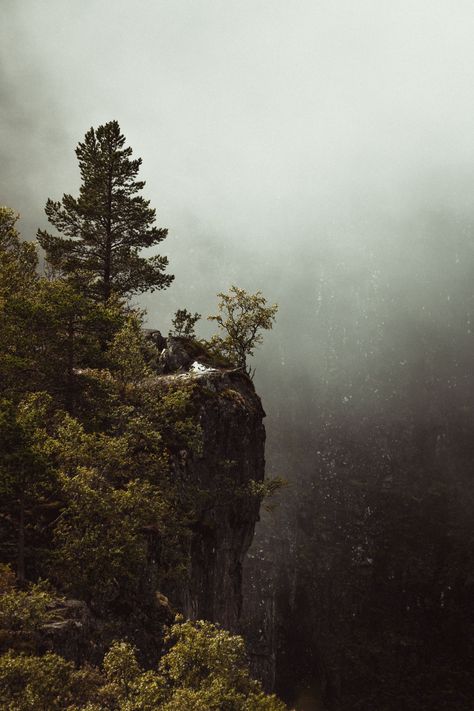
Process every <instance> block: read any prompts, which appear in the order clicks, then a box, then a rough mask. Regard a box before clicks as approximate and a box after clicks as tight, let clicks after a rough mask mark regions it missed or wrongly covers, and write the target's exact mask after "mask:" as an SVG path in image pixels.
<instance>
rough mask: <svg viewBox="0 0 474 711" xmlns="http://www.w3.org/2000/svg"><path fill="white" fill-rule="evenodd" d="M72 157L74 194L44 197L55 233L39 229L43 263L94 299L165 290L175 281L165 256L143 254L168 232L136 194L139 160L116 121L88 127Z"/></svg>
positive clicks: (148, 203)
mask: <svg viewBox="0 0 474 711" xmlns="http://www.w3.org/2000/svg"><path fill="white" fill-rule="evenodd" d="M76 155H77V159H78V161H79V168H80V173H81V180H82V182H81V186H80V190H79V197H77V198H75V197H73V196H72V195H69V194H64V195H63V197H62V200H61V201H54V200H51V199H48V201H47V203H46V208H45V212H46V216H47V217H48V220H49V222H50V223H51V224H52V225H53V226H54V227H55V228H56V229H57V230H58V231H59V232H60V233H61V234H60V235H53V234H50V233H49V232H47V231H45V230H38V240H39V243H40V245H41V246H42V247H43V249H44V250H45V252H46V258H47V261H48V262H49V264H50V265H51V266H52V267H53V269H55V270H57V271H58V272H59V273H60V274H62V275H64V276H67V277H68V278H70V279H72V280H73V281H74V283H76V284H79V285H80V287H81V289H82V290H84V291H86V293H88V294H90V295H92V296H93V297H94V298H95V299H96V300H98V301H108V299H110V297H111V296H112V294H115V295H117V296H119V297H127V296H130V295H131V294H134V293H140V292H143V291H148V290H149V291H153V290H155V289H164V288H166V287H168V286H169V285H170V284H171V282H172V280H173V276H172V275H169V274H165V270H166V267H167V265H168V259H167V258H166V257H164V256H160V255H154V256H148V257H144V256H141V250H142V249H144V248H149V247H154V246H155V245H157V244H159V243H160V242H162V241H163V240H164V239H165V237H166V235H167V232H168V231H167V230H166V229H164V228H158V227H156V226H155V224H154V223H155V221H156V211H155V210H154V209H153V208H151V207H150V201H149V200H145V198H144V197H143V196H142V195H140V194H139V193H140V192H141V191H142V189H143V188H144V186H145V182H144V181H143V180H138V178H137V176H138V172H139V170H140V166H141V164H142V159H141V158H135V159H132V157H131V156H132V149H131V148H130V147H126V146H125V137H124V136H123V134H122V133H121V130H120V126H119V124H118V122H117V121H109V122H108V123H106V124H104V125H103V126H99V127H98V128H97V129H94V128H90V129H89V131H87V133H86V135H85V137H84V140H83V142H81V143H79V144H78V146H77V148H76Z"/></svg>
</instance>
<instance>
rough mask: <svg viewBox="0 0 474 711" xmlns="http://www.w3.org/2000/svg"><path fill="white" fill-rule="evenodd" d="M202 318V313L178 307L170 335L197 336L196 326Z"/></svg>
mask: <svg viewBox="0 0 474 711" xmlns="http://www.w3.org/2000/svg"><path fill="white" fill-rule="evenodd" d="M200 318H201V314H198V313H194V314H192V313H191V312H190V311H188V310H187V309H178V310H177V311H176V313H175V315H174V318H173V320H172V321H171V323H172V324H173V328H172V330H171V331H170V336H185V337H186V338H195V337H196V333H195V331H194V327H195V325H196V324H197V322H198V321H199V319H200Z"/></svg>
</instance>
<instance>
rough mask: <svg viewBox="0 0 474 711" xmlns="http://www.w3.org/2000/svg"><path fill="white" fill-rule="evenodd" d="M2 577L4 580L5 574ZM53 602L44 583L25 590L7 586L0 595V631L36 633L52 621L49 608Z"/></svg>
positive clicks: (52, 597)
mask: <svg viewBox="0 0 474 711" xmlns="http://www.w3.org/2000/svg"><path fill="white" fill-rule="evenodd" d="M0 574H1V571H0ZM7 574H8V573H7ZM2 577H4V578H5V577H6V576H5V574H4V575H3V576H2ZM54 600H55V598H54V596H53V595H52V593H51V591H50V589H49V586H48V584H47V583H45V582H41V583H36V584H31V585H29V586H28V589H26V590H17V589H16V588H15V587H14V586H13V585H10V586H8V588H7V589H4V590H3V591H2V592H1V593H0V629H1V630H2V631H6V632H14V631H22V632H36V631H37V630H38V629H39V628H40V627H41V626H42V625H44V624H46V623H47V622H49V621H51V619H53V617H52V613H51V607H52V604H53V602H54Z"/></svg>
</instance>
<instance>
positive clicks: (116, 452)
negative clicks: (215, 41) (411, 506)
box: [0, 122, 284, 711]
mask: <svg viewBox="0 0 474 711" xmlns="http://www.w3.org/2000/svg"><path fill="white" fill-rule="evenodd" d="M77 154H78V157H79V161H80V165H81V173H82V178H83V183H82V186H81V190H80V195H79V198H78V199H77V200H76V199H74V198H72V197H71V196H67V195H65V196H64V197H63V200H62V203H53V202H51V201H48V205H47V208H46V211H47V214H48V216H49V217H50V220H51V222H52V224H53V225H55V226H56V227H57V228H58V229H59V230H60V231H61V232H62V233H63V235H64V237H54V236H52V235H48V234H47V233H45V232H40V233H39V234H40V242H41V243H42V245H43V246H44V247H45V249H46V251H47V257H48V259H49V261H50V264H51V265H52V267H54V269H55V270H56V273H53V274H52V275H51V278H44V277H39V276H38V275H37V273H36V266H37V255H36V249H35V247H34V246H32V245H30V244H29V245H28V244H25V243H22V242H21V240H20V238H19V235H18V233H17V231H16V228H15V224H16V219H17V216H16V215H15V214H14V213H13V212H12V211H11V210H8V209H7V208H2V209H0V441H1V447H0V556H1V557H0V560H1V561H4V562H5V563H8V564H9V565H5V563H3V562H2V563H0V651H1V650H3V649H7V653H6V654H3V656H0V699H1V701H0V706H1V708H2V709H3V708H5V709H8V711H26V710H28V711H30V710H31V711H33V710H36V709H45V710H46V709H48V711H49V710H52V711H54V710H55V709H64V710H65V711H66V710H67V711H79V710H80V709H82V710H83V711H84V710H85V709H87V710H88V711H104V710H107V709H110V711H154V710H155V709H162V710H164V711H172V710H173V709H175V710H176V711H177V710H178V709H179V710H180V711H181V710H182V709H184V708H185V709H190V710H192V709H195V710H196V711H197V710H198V709H203V710H204V709H206V710H207V709H216V711H217V709H223V710H227V711H251V710H252V711H253V710H257V711H258V710H261V711H281V709H283V708H284V707H283V706H282V705H281V704H280V702H278V701H277V700H276V699H275V698H274V697H269V696H266V695H265V694H264V693H263V692H262V690H261V687H260V686H259V684H257V683H256V682H255V681H253V680H252V679H251V678H250V676H249V673H248V669H247V662H246V658H245V651H244V647H243V642H242V640H241V639H240V638H238V637H233V636H232V635H230V634H228V633H227V632H225V631H223V630H220V629H219V628H217V627H214V626H213V625H210V624H209V623H204V622H202V623H183V624H176V625H174V626H173V627H172V629H171V630H170V634H169V637H168V639H167V644H168V647H169V649H168V652H167V653H166V654H165V655H164V656H163V657H162V660H161V663H160V666H159V667H158V668H157V669H156V668H155V670H144V669H143V668H141V666H140V665H139V663H138V661H137V656H136V650H135V649H134V648H133V647H132V646H131V644H130V643H129V642H128V641H127V642H125V641H119V642H117V643H115V644H114V645H113V646H112V647H111V649H110V651H109V652H108V654H107V655H106V657H105V659H104V664H103V668H102V669H94V668H90V667H87V666H85V667H81V668H79V669H78V668H75V667H74V666H73V665H72V664H71V663H70V662H69V661H66V660H65V659H62V658H61V657H59V656H57V655H55V654H44V655H43V656H34V654H33V653H34V652H37V651H39V650H42V649H44V639H43V638H42V634H43V632H44V630H43V628H44V627H45V626H47V625H49V627H50V623H51V622H56V621H57V620H58V619H59V620H65V617H64V615H66V614H67V612H65V610H66V609H67V606H66V605H64V604H63V606H62V608H61V604H62V603H63V602H64V599H63V598H62V597H61V596H62V595H63V594H68V595H71V596H74V597H77V598H79V599H81V600H84V601H86V602H87V603H88V605H89V607H90V609H91V612H92V614H93V615H94V616H95V617H96V618H99V619H101V618H102V621H103V620H104V619H107V624H106V625H105V627H106V628H107V629H106V632H104V634H105V635H106V637H107V640H108V641H107V642H106V643H109V641H110V639H113V638H114V637H116V638H118V639H121V638H122V637H125V638H128V639H133V640H135V641H136V640H138V641H140V640H141V639H142V638H143V634H144V631H145V630H147V629H149V630H153V631H154V632H153V634H155V633H156V635H157V637H158V638H159V635H160V630H161V631H162V629H163V619H164V617H165V615H169V608H168V607H166V611H165V612H164V610H163V605H161V606H160V604H159V598H160V590H162V591H164V592H168V590H173V589H176V587H178V586H179V584H180V582H182V579H183V577H184V576H186V575H188V574H189V569H190V566H189V555H190V553H189V551H190V548H191V546H190V542H191V539H192V536H194V535H195V533H194V532H193V531H194V529H193V525H194V524H195V523H196V511H198V510H200V509H199V507H200V505H201V504H202V500H203V497H208V501H209V505H210V507H211V508H212V507H213V506H216V498H217V497H219V496H224V495H225V496H226V497H230V498H231V499H232V497H233V499H235V500H237V499H238V497H240V496H246V497H249V498H258V499H260V498H261V497H262V496H264V494H265V493H266V492H265V491H264V487H263V485H262V486H258V485H255V487H252V486H250V488H249V489H248V490H245V491H243V490H239V487H238V482H237V481H236V480H235V477H233V476H232V475H233V472H232V471H230V468H231V467H230V466H229V467H226V466H223V475H222V477H221V478H220V480H219V481H216V488H215V491H212V492H209V491H207V492H206V491H202V490H201V488H200V487H199V482H195V483H194V484H193V483H191V482H189V481H186V478H185V477H183V476H181V470H180V466H181V465H182V467H183V470H185V469H186V458H187V457H196V458H199V457H201V456H202V453H203V452H202V447H203V432H202V429H201V426H200V424H199V418H198V414H199V413H200V411H201V407H202V399H203V396H205V397H212V398H214V397H215V393H211V392H210V391H209V393H206V394H205V395H204V393H203V389H202V387H199V386H198V385H197V384H196V383H194V382H192V381H190V380H187V379H178V378H176V379H173V378H170V379H169V380H168V379H163V378H160V376H157V375H156V374H154V372H153V365H152V364H153V362H156V359H157V358H158V356H159V353H158V351H157V350H156V348H155V347H154V346H153V344H151V343H150V342H147V341H146V339H145V338H144V336H143V329H142V319H143V315H142V314H141V313H140V312H138V311H136V310H132V309H131V308H129V307H127V306H126V305H125V303H124V300H123V298H122V297H125V296H128V295H129V294H132V293H135V292H138V291H141V290H143V289H145V288H149V287H150V288H155V287H156V288H163V287H164V286H167V285H168V284H169V283H170V281H171V279H172V277H168V276H165V275H164V274H163V273H162V272H163V270H164V268H165V266H166V260H165V259H163V258H161V257H157V258H152V259H151V260H146V259H142V258H141V257H140V256H139V254H138V253H139V250H140V249H141V248H142V247H147V246H153V245H154V244H156V243H157V242H159V241H161V239H163V238H164V236H165V235H166V231H165V230H157V229H156V228H155V227H153V222H154V211H153V210H151V209H150V208H149V206H148V203H147V202H146V201H144V200H143V199H142V198H141V197H138V196H137V192H139V191H140V190H141V188H142V187H143V183H141V182H140V181H137V180H136V175H137V172H138V168H139V166H140V161H139V160H138V161H133V160H131V158H130V155H131V150H130V149H128V148H124V139H123V136H121V135H120V130H119V128H118V124H116V122H112V123H111V124H107V125H106V126H102V127H100V128H99V129H98V130H97V131H96V132H95V131H94V130H93V129H91V131H90V132H88V134H87V135H86V139H85V141H84V143H83V144H80V145H79V148H78V151H77ZM114 171H115V172H114ZM111 181H112V182H111ZM111 185H112V197H111V202H110V201H108V199H109V198H110V186H111ZM104 186H106V187H104ZM104 190H109V192H108V193H107V194H106V193H105V192H104ZM239 295H240V292H239ZM249 298H250V297H249ZM252 298H253V297H252ZM255 298H257V301H256V302H255V301H252V304H253V307H254V308H255V309H257V307H258V306H260V307H263V305H262V303H261V301H259V298H260V297H259V295H258V294H257V295H255ZM262 298H263V297H262ZM272 308H273V307H271V308H270V312H272V313H273V311H272ZM275 308H276V307H275ZM198 318H199V314H191V313H189V312H187V311H186V309H183V310H179V311H178V312H177V314H176V317H175V319H174V321H173V327H174V329H175V333H176V334H178V335H184V336H187V337H188V338H189V337H190V336H192V335H193V334H194V326H195V324H196V322H197V320H198ZM216 318H217V317H216ZM268 318H270V325H271V316H268ZM217 320H218V319H217ZM245 323H246V325H244V324H243V323H242V324H241V325H242V327H243V328H244V329H245V328H249V327H250V325H249V324H250V321H246V322H245ZM268 323H269V322H268V320H267V321H265V320H264V319H263V317H262V318H261V319H260V321H259V324H260V325H259V328H268V327H270V326H269V325H268ZM242 333H243V331H242ZM259 342H260V334H259V333H258V332H257V331H256V332H255V333H254V337H253V340H252V339H251V341H249V342H248V343H247V346H246V347H247V350H248V352H249V353H251V352H252V348H253V347H254V345H255V344H256V343H259ZM188 345H189V348H191V349H194V350H195V351H196V357H198V356H204V357H206V358H208V357H210V354H209V352H208V351H207V350H206V348H205V347H204V346H203V345H202V344H201V343H198V342H196V341H191V340H189V344H188ZM226 348H227V350H226ZM249 349H250V350H249ZM222 350H223V351H225V353H226V354H227V355H229V354H233V355H235V353H234V350H232V348H231V346H230V345H229V346H228V347H227V346H222ZM222 362H225V363H226V364H228V361H222ZM176 463H179V466H176ZM241 488H242V487H241ZM44 578H48V580H47V581H46V582H43V580H44ZM168 619H169V618H168ZM48 629H49V628H48ZM101 629H102V628H101ZM96 634H99V633H98V632H96V630H95V627H94V626H92V627H91V635H92V636H94V635H96ZM145 634H146V633H145ZM112 635H114V637H112ZM135 636H136V637H135ZM90 644H91V647H92V646H93V645H96V644H97V645H98V646H100V645H101V644H102V645H104V644H105V643H104V640H101V639H98V638H96V637H93V639H91V640H90ZM96 648H97V647H96ZM25 652H28V654H26V653H25ZM137 653H140V654H143V653H144V650H143V649H142V648H140V650H139V652H138V651H137ZM145 654H147V652H146V653H145ZM145 654H144V657H145ZM2 704H3V705H2Z"/></svg>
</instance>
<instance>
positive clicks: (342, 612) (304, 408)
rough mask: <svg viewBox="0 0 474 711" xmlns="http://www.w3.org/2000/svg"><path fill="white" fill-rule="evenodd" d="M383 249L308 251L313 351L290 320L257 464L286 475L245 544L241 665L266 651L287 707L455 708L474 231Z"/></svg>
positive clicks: (466, 570) (437, 229) (443, 226)
mask: <svg viewBox="0 0 474 711" xmlns="http://www.w3.org/2000/svg"><path fill="white" fill-rule="evenodd" d="M420 233H421V235H422V236H423V238H424V239H423V242H422V240H421V239H420ZM420 242H421V244H420ZM433 242H434V243H435V244H436V250H435V249H434V247H433ZM427 245H430V248H431V249H430V250H428V248H427ZM364 247H365V246H361V247H360V250H361V252H362V251H363V250H364ZM383 248H384V250H385V254H381V253H380V246H377V245H374V244H372V245H371V250H370V251H372V254H370V251H369V249H367V252H369V253H368V254H367V253H366V252H365V251H364V253H363V258H364V262H362V258H361V256H360V255H358V256H357V257H354V258H353V260H352V261H351V260H349V259H346V260H344V261H343V260H342V259H340V260H336V259H335V258H334V259H332V260H331V262H330V264H328V261H327V260H326V264H324V255H320V263H321V262H322V263H323V265H324V266H326V269H325V273H324V272H323V269H322V268H321V271H322V272H323V275H322V277H321V278H320V279H318V280H316V283H315V284H314V282H313V286H314V287H315V292H316V298H315V299H314V300H313V301H312V302H311V303H310V304H308V306H307V308H306V309H305V312H304V317H305V319H306V318H307V319H308V322H311V324H312V326H311V327H312V328H313V329H314V331H315V333H316V334H317V339H316V340H317V346H316V347H315V349H314V350H313V351H311V352H308V350H307V348H306V346H305V341H304V334H302V333H299V334H298V333H297V332H296V329H295V333H294V338H295V340H296V341H297V342H298V344H299V345H300V347H301V348H302V349H303V353H304V358H305V360H303V358H300V359H299V360H298V364H299V365H300V369H299V370H298V371H297V373H296V374H293V373H288V372H287V373H286V377H285V379H284V380H282V381H281V382H280V384H279V392H278V394H277V395H275V396H274V397H275V405H274V407H272V410H271V411H272V421H271V423H269V428H268V432H269V441H268V446H267V451H268V453H269V460H270V461H269V463H268V464H269V467H270V469H271V470H272V471H274V472H282V473H284V475H285V476H286V477H287V478H288V480H289V486H288V487H287V488H286V489H285V491H284V494H283V496H282V497H281V499H280V506H279V507H277V509H276V510H275V511H273V512H272V513H271V514H269V515H268V514H266V515H265V518H264V521H263V522H262V523H261V524H260V528H259V530H258V532H257V539H256V542H255V545H254V547H253V549H252V551H251V558H250V560H249V564H248V576H249V582H248V588H249V589H248V594H249V595H250V596H251V602H250V604H249V608H248V610H247V612H246V616H247V620H246V629H248V630H249V631H251V628H252V624H254V620H255V614H257V618H258V619H259V620H260V626H262V624H263V626H264V625H265V624H268V623H269V620H270V619H271V620H273V623H272V631H271V633H270V632H268V633H267V634H266V638H265V639H263V640H258V639H256V640H254V642H253V648H254V649H255V651H256V652H257V654H256V663H257V665H258V666H259V668H261V670H262V676H266V677H267V678H271V673H272V669H269V668H268V666H266V665H265V663H264V662H262V663H261V664H260V663H259V662H261V661H262V660H261V658H260V659H259V657H258V652H259V651H261V650H262V649H263V650H265V653H266V654H267V656H268V655H270V654H273V656H274V658H275V663H274V669H273V676H274V679H275V683H276V686H277V689H278V690H279V692H280V693H282V694H283V696H284V697H285V698H289V699H291V700H293V701H294V700H295V699H299V701H300V703H301V708H308V709H313V708H318V707H319V706H318V704H319V703H321V700H322V699H323V700H324V706H325V707H327V708H330V709H344V710H346V709H347V710H349V709H364V711H366V710H369V709H370V710H371V711H372V710H373V711H381V710H382V709H384V710H385V709H387V710H389V709H390V711H391V710H392V709H393V710H394V711H395V709H397V710H398V709H407V711H408V710H410V711H411V709H415V708H416V709H426V710H428V709H430V710H433V711H434V710H435V709H449V710H450V711H451V710H453V711H454V710H455V709H456V710H457V709H459V710H461V709H462V710H465V711H468V710H469V709H471V708H472V699H473V698H474V686H473V674H472V669H473V663H474V650H473V640H474V617H473V605H472V602H473V595H474V578H473V570H474V560H473V550H474V548H473V544H474V523H473V521H474V519H473V511H474V488H473V456H474V450H473V445H474V439H473V420H472V412H473V410H472V408H473V403H474V377H473V368H472V353H473V346H474V341H473V335H472V330H471V326H470V324H471V319H472V316H471V314H472V306H473V289H472V238H471V236H470V235H468V234H466V233H465V231H464V229H463V226H462V223H461V224H460V223H459V222H457V221H456V220H455V219H454V218H452V219H451V220H445V221H442V222H441V223H440V222H439V221H438V220H435V219H434V218H433V217H431V218H430V219H429V220H427V221H426V223H425V224H423V225H421V226H418V231H417V233H416V241H415V239H414V235H413V236H411V237H410V236H408V235H407V237H405V238H403V237H402V236H399V238H398V240H397V242H396V243H395V242H391V243H390V244H387V243H385V242H384V244H383ZM377 250H378V251H377ZM440 254H441V255H442V256H441V258H440ZM374 262H375V264H374ZM441 262H442V265H443V267H442V269H441V268H440V263H441ZM376 267H377V268H376ZM401 275H402V276H401ZM284 288H285V287H283V289H284ZM310 290H311V284H310V282H309V281H306V282H304V283H302V284H301V285H300V293H304V292H305V291H306V292H307V293H311V292H310ZM299 303H301V302H299ZM298 323H301V320H300V321H299V322H298ZM284 352H285V351H284ZM311 356H313V358H312V359H311ZM292 364H293V365H294V358H293V360H292ZM310 369H312V373H311V374H310V372H309V371H310ZM263 378H265V373H263V375H262V379H263ZM269 386H270V383H268V382H265V380H263V382H262V388H263V389H264V390H265V392H266V393H268V394H267V398H266V401H267V403H268V401H269V398H271V397H272V395H271V390H270V387H269ZM282 403H285V404H284V406H283V405H282ZM261 571H264V572H263V575H262V573H261ZM269 580H270V582H269ZM255 587H256V588H257V589H259V588H263V589H264V590H265V594H264V597H263V598H262V599H263V600H264V603H263V605H262V606H261V607H260V608H258V607H257V605H256V602H255V597H254V592H253V589H254V588H255ZM252 618H253V619H252ZM264 637H265V635H264ZM259 645H260V646H259ZM298 707H299V706H298Z"/></svg>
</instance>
